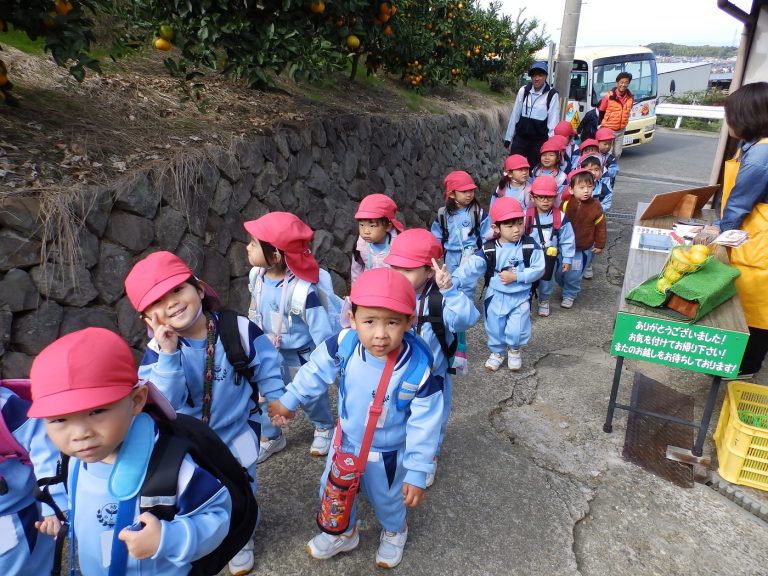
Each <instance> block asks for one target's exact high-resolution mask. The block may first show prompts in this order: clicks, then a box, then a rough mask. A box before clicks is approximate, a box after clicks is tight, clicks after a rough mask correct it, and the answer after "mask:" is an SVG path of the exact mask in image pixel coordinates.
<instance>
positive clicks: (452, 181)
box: [443, 170, 477, 200]
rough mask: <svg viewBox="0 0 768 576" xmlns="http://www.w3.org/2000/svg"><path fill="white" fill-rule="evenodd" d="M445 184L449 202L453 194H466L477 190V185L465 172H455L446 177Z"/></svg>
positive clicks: (446, 197) (446, 196)
mask: <svg viewBox="0 0 768 576" xmlns="http://www.w3.org/2000/svg"><path fill="white" fill-rule="evenodd" d="M443 184H444V185H445V199H446V200H448V196H449V195H450V193H451V192H466V191H467V190H474V189H476V188H477V184H475V181H474V180H472V176H470V175H469V174H467V173H466V172H464V170H454V171H453V172H451V173H450V174H448V176H446V177H445V180H444V181H443Z"/></svg>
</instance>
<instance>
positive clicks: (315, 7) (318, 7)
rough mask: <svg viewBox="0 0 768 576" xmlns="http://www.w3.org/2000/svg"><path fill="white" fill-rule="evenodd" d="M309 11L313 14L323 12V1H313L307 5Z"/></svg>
mask: <svg viewBox="0 0 768 576" xmlns="http://www.w3.org/2000/svg"><path fill="white" fill-rule="evenodd" d="M309 10H310V11H311V12H313V13H314V14H322V13H323V12H325V2H323V0H315V1H314V2H312V3H311V4H310V5H309Z"/></svg>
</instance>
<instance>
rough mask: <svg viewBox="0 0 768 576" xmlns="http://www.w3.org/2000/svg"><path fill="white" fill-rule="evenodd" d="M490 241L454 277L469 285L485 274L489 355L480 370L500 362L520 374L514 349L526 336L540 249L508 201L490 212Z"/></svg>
mask: <svg viewBox="0 0 768 576" xmlns="http://www.w3.org/2000/svg"><path fill="white" fill-rule="evenodd" d="M491 220H492V221H493V225H492V226H493V231H494V233H495V234H496V240H493V241H490V242H487V243H486V244H485V245H484V246H483V248H482V249H481V250H478V251H477V252H476V253H475V254H474V255H473V256H472V257H471V258H470V259H469V260H467V262H466V263H465V264H464V265H462V266H461V267H460V268H459V269H458V270H457V271H456V273H455V274H454V279H455V280H456V282H458V283H460V284H461V286H462V287H463V286H466V285H470V286H475V285H476V284H477V282H478V280H479V279H480V278H481V277H482V276H485V278H486V285H487V287H486V289H485V294H484V295H483V305H484V308H485V331H486V333H487V335H488V348H489V349H490V351H491V355H490V356H489V357H488V360H486V362H485V368H486V370H490V371H491V372H495V371H496V370H498V369H499V368H500V367H501V365H502V364H503V363H504V353H505V352H506V354H507V366H508V367H509V369H510V370H513V371H517V370H520V368H521V366H522V363H523V360H522V356H521V353H520V348H522V347H523V346H525V345H526V344H527V343H528V341H529V340H530V338H531V306H530V298H531V287H532V285H533V283H534V282H536V280H538V279H539V278H541V276H542V274H544V253H543V251H542V249H541V246H540V245H539V244H538V243H537V242H536V241H535V240H534V239H533V238H531V237H530V236H527V235H526V234H525V233H524V232H525V212H524V211H523V207H522V206H520V203H519V202H518V201H517V200H515V199H514V198H499V200H498V201H497V202H496V203H495V204H494V205H493V208H492V209H491Z"/></svg>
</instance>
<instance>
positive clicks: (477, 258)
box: [453, 239, 544, 294]
mask: <svg viewBox="0 0 768 576" xmlns="http://www.w3.org/2000/svg"><path fill="white" fill-rule="evenodd" d="M534 245H535V248H534V250H533V254H531V262H530V266H529V267H526V266H525V262H524V260H523V242H522V239H520V240H518V241H517V242H500V241H499V240H496V268H495V270H494V274H493V276H492V277H491V281H490V283H489V284H488V288H489V289H491V290H494V291H495V292H503V293H505V294H515V293H521V292H529V291H530V290H531V284H533V283H534V282H536V280H538V279H539V278H541V277H542V275H543V274H544V251H543V250H542V249H541V246H539V244H538V242H536V241H535V239H534ZM486 267H487V261H486V258H485V253H484V252H483V251H482V250H478V251H477V252H475V253H474V254H473V255H472V257H471V258H469V259H468V260H467V261H466V262H465V263H464V264H463V265H462V266H460V267H459V268H458V269H457V270H456V272H455V273H454V275H453V278H454V280H456V281H457V282H458V283H459V286H475V285H477V281H478V280H479V279H480V278H481V277H482V276H484V275H485V269H486ZM512 269H513V270H515V272H516V273H517V281H516V282H510V283H509V284H504V283H502V281H501V279H500V278H499V272H501V271H502V270H512Z"/></svg>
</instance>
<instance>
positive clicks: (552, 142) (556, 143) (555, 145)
mask: <svg viewBox="0 0 768 576" xmlns="http://www.w3.org/2000/svg"><path fill="white" fill-rule="evenodd" d="M562 150H563V145H562V144H561V141H560V138H558V137H557V136H552V138H550V139H549V140H547V141H546V142H544V144H542V145H541V149H540V150H539V151H540V152H541V153H542V154H544V152H561V151H562Z"/></svg>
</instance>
